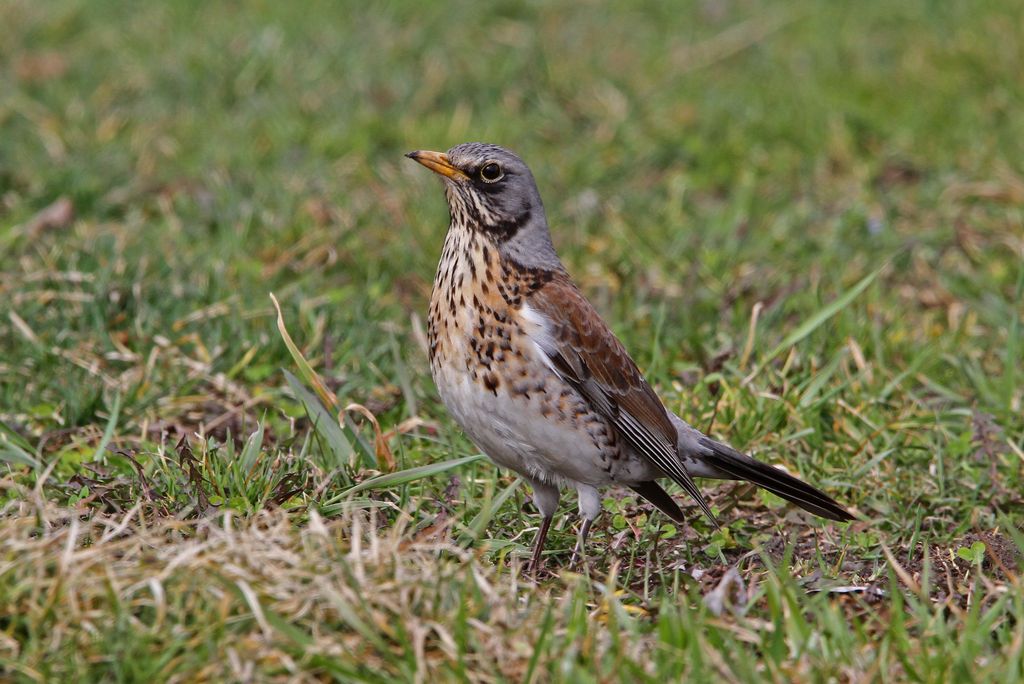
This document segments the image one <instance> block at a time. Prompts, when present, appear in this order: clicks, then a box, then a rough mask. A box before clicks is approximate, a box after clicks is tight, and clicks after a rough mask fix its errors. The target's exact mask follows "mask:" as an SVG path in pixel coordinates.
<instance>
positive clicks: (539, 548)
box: [528, 515, 554, 577]
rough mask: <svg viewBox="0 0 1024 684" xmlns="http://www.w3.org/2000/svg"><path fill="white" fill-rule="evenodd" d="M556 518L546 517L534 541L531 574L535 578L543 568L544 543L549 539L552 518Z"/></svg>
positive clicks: (542, 520)
mask: <svg viewBox="0 0 1024 684" xmlns="http://www.w3.org/2000/svg"><path fill="white" fill-rule="evenodd" d="M552 517H554V516H551V515H545V516H544V517H543V518H542V519H541V522H540V529H539V530H537V537H536V538H535V539H534V540H533V556H532V557H531V558H530V566H529V569H528V572H529V574H531V575H533V576H534V577H536V576H537V573H538V572H539V571H540V568H541V558H540V554H541V553H543V552H544V542H545V541H546V540H547V538H548V527H550V526H551V518H552Z"/></svg>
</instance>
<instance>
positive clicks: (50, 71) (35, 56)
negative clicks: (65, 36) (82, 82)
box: [14, 51, 68, 83]
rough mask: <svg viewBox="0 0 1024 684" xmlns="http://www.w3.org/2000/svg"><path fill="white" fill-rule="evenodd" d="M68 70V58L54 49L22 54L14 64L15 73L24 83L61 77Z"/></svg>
mask: <svg viewBox="0 0 1024 684" xmlns="http://www.w3.org/2000/svg"><path fill="white" fill-rule="evenodd" d="M67 70H68V63H67V60H66V59H64V57H63V55H61V54H60V53H59V52H53V51H46V52H32V53H29V54H27V55H22V56H21V57H20V58H19V59H18V60H17V61H16V62H15V65H14V73H15V74H16V75H17V77H18V80H19V81H22V82H23V83H37V82H39V81H49V80H50V79H54V78H60V77H61V76H63V75H64V74H65V73H66V72H67Z"/></svg>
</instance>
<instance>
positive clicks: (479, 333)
mask: <svg viewBox="0 0 1024 684" xmlns="http://www.w3.org/2000/svg"><path fill="white" fill-rule="evenodd" d="M548 277H549V276H548V275H546V274H545V273H544V272H533V271H529V270H525V269H518V268H516V267H514V266H512V265H509V264H503V263H502V261H501V259H500V257H499V255H498V253H497V250H496V248H494V247H493V245H489V244H488V242H487V240H486V239H484V238H482V237H480V236H478V235H476V234H474V233H472V232H471V231H468V230H459V229H457V228H454V227H453V228H452V229H451V230H450V231H449V233H448V237H447V239H446V240H445V247H444V251H443V253H442V256H441V261H440V263H439V265H438V270H437V276H436V278H435V280H434V290H433V294H432V296H431V302H430V313H429V317H428V341H429V345H430V349H429V353H430V367H431V373H432V375H433V377H434V382H435V384H436V385H437V389H438V393H439V394H440V396H441V399H442V401H443V402H444V403H445V406H446V407H447V408H448V410H449V412H450V413H451V414H452V416H453V417H454V418H455V420H456V421H457V422H458V423H459V424H460V425H461V426H462V428H463V430H464V431H465V432H466V434H467V435H468V436H469V437H470V439H472V440H473V442H474V443H476V445H477V446H479V447H480V448H481V450H483V451H484V452H485V453H486V454H487V455H488V456H490V457H491V458H492V459H493V460H494V461H495V462H497V463H498V464H499V465H503V466H505V467H508V468H511V469H513V470H515V471H516V472H519V473H520V474H522V475H525V476H527V477H529V478H532V479H538V480H541V481H544V482H558V481H565V480H573V481H579V482H588V483H590V482H592V483H595V484H598V483H604V482H609V481H611V480H612V479H614V477H613V475H612V473H613V468H614V463H615V461H616V459H617V458H618V457H619V455H620V449H619V444H618V440H617V435H616V434H615V432H614V430H613V428H611V426H610V425H608V424H607V422H606V421H605V420H604V418H602V417H601V416H599V415H597V414H596V413H594V412H593V411H592V410H591V408H590V406H589V405H588V404H587V403H586V401H585V400H584V399H583V398H582V397H581V396H580V395H579V394H578V393H577V392H576V391H575V389H573V388H572V387H570V386H569V385H567V384H565V383H564V382H563V381H562V380H561V378H559V377H558V376H557V375H555V374H554V373H553V372H552V371H551V370H550V368H549V366H548V364H547V363H546V361H545V360H544V359H542V358H541V356H540V355H541V354H542V353H543V352H541V351H540V350H539V349H538V348H537V346H536V345H535V344H534V343H533V341H532V340H531V339H530V335H529V331H530V325H531V323H530V321H528V320H526V319H525V317H524V316H523V308H524V305H525V302H526V299H527V298H528V297H529V295H530V293H532V292H533V291H535V290H536V289H538V288H540V287H543V285H544V283H545V282H546V279H547V278H548Z"/></svg>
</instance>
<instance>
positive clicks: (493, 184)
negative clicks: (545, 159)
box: [406, 143, 562, 270]
mask: <svg viewBox="0 0 1024 684" xmlns="http://www.w3.org/2000/svg"><path fill="white" fill-rule="evenodd" d="M406 156H407V157H409V158H410V159H415V160H416V161H418V162H419V163H420V164H423V165H424V166H426V167H427V168H428V169H430V170H431V171H434V172H436V173H437V174H439V175H440V176H441V177H442V178H443V179H444V184H445V196H446V197H447V198H448V210H449V211H450V212H451V218H452V225H453V226H455V225H458V226H464V227H466V228H468V229H470V230H473V231H475V232H477V233H479V234H480V235H482V236H484V237H485V238H487V239H489V240H490V241H491V242H493V243H494V244H495V245H496V246H497V247H498V250H499V252H500V253H501V254H502V256H504V257H506V258H508V259H511V260H512V261H515V262H517V263H519V264H520V265H522V266H527V267H531V268H544V269H551V270H562V263H561V262H560V261H559V260H558V255H556V254H555V248H554V246H553V245H552V244H551V236H550V234H549V233H548V222H547V218H546V217H545V215H544V204H543V203H542V202H541V199H540V193H539V192H537V184H536V182H534V180H533V174H532V173H530V169H529V167H527V166H526V163H525V162H523V160H522V159H520V158H519V157H518V156H516V155H515V154H513V153H512V152H509V151H508V150H506V149H505V148H503V147H498V146H497V145H490V144H487V143H463V144H462V145H456V146H455V147H453V148H451V149H450V150H448V151H447V152H445V153H441V152H427V151H422V150H421V151H418V152H410V153H409V154H407V155H406Z"/></svg>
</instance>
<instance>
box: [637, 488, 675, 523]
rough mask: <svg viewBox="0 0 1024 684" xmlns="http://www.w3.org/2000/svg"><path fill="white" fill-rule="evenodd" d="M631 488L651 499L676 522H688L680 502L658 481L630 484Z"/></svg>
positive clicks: (656, 506) (655, 505)
mask: <svg viewBox="0 0 1024 684" xmlns="http://www.w3.org/2000/svg"><path fill="white" fill-rule="evenodd" d="M629 488H630V489H632V490H633V491H634V492H636V493H637V494H639V495H640V496H642V497H643V498H645V499H647V500H648V501H650V502H651V503H652V504H653V505H654V507H655V508H657V509H658V510H659V511H661V512H662V513H664V514H665V515H667V516H668V517H670V518H672V519H673V520H675V521H676V522H680V523H681V522H686V517H685V516H684V515H683V512H682V511H681V510H679V504H677V503H676V501H675V499H673V498H672V497H671V496H669V494H668V492H666V491H665V490H664V489H662V488H661V485H659V484H658V483H657V482H654V481H651V482H639V483H637V484H631V485H629Z"/></svg>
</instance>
